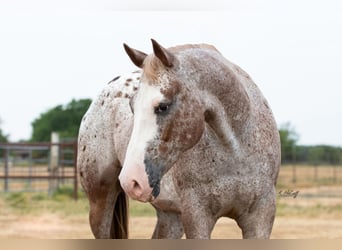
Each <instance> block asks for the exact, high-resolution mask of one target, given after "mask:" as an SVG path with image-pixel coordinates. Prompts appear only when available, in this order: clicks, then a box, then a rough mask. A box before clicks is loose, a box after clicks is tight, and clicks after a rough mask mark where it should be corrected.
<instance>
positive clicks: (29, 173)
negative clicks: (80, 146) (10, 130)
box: [0, 141, 78, 199]
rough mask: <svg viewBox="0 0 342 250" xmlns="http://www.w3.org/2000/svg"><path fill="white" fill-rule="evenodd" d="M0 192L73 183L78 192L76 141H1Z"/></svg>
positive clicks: (45, 189)
mask: <svg viewBox="0 0 342 250" xmlns="http://www.w3.org/2000/svg"><path fill="white" fill-rule="evenodd" d="M0 152H2V155H3V157H2V159H0V192H1V191H3V192H13V191H15V192H19V191H29V192H30V191H33V192H34V191H47V192H49V193H50V194H51V193H52V192H54V191H55V190H56V189H57V188H58V187H59V186H60V185H64V184H70V183H71V184H72V185H73V189H74V198H75V199H77V198H78V197H77V194H78V178H77V169H76V159H77V142H76V141H72V142H63V143H50V142H42V143H0Z"/></svg>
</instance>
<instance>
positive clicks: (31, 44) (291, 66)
mask: <svg viewBox="0 0 342 250" xmlns="http://www.w3.org/2000/svg"><path fill="white" fill-rule="evenodd" d="M150 38H154V39H156V40H157V41H158V42H159V43H161V44H162V45H163V46H164V47H170V46H174V45H177V44H185V43H209V44H213V45H214V46H216V48H217V49H218V50H220V51H221V53H222V54H223V55H224V56H225V57H226V58H227V59H228V60H230V61H232V62H234V63H236V64H238V65H239V66H241V67H242V68H243V69H244V70H246V71H247V72H248V73H249V74H250V75H251V77H252V78H253V79H254V81H255V82H256V84H257V85H258V86H259V88H260V89H261V90H262V92H263V93H264V95H265V97H266V98H267V99H268V101H269V103H270V105H271V107H272V109H273V112H274V114H275V117H276V121H277V123H278V124H279V125H280V124H283V123H285V122H290V123H291V124H292V125H293V126H294V128H295V129H296V131H297V132H298V133H299V135H300V141H299V143H301V144H332V145H339V146H342V133H341V132H340V131H341V128H342V111H341V107H342V105H341V104H342V101H341V100H342V74H341V72H342V48H341V46H342V2H341V1H339V0H335V1H334V0H321V1H312V0H311V1H310V0H286V1H284V0H279V1H275V0H236V1H231V0H228V1H227V0H210V1H205V0H190V1H181V0H172V1H160V0H159V1H157V0H145V1H139V0H135V1H132V0H130V1H129V0H119V1H118V0H116V1H110V0H92V1H91V0H87V1H84V0H82V1H81V0H74V1H72V0H60V1H43V0H30V1H25V0H8V1H6V0H0V119H1V120H2V124H1V125H0V126H1V128H2V130H3V132H4V133H5V134H9V135H10V140H11V141H17V140H19V139H29V138H30V136H31V132H32V128H31V123H32V121H33V120H34V119H35V118H37V117H39V115H40V114H41V113H42V112H45V111H47V110H48V109H50V108H52V107H54V106H56V105H59V104H66V103H68V102H69V101H71V99H72V98H76V99H80V98H92V99H94V98H95V97H96V96H97V94H98V93H99V92H100V91H101V89H102V88H103V86H105V85H106V83H107V82H108V81H109V80H111V79H112V78H113V77H115V76H117V75H120V74H121V73H124V72H129V71H132V70H135V66H134V65H133V64H132V63H131V62H130V60H129V59H128V57H127V56H126V54H125V53H124V50H123V47H122V43H123V42H126V43H127V44H129V45H130V46H131V47H134V48H137V49H139V50H142V51H145V52H148V53H150V52H151V51H152V48H151V42H150Z"/></svg>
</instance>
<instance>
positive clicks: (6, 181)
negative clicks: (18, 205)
mask: <svg viewBox="0 0 342 250" xmlns="http://www.w3.org/2000/svg"><path fill="white" fill-rule="evenodd" d="M8 161H9V149H8V148H7V147H6V148H4V172H5V173H4V174H5V180H4V185H5V187H4V189H5V192H8V181H9V180H8Z"/></svg>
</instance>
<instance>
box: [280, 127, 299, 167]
mask: <svg viewBox="0 0 342 250" xmlns="http://www.w3.org/2000/svg"><path fill="white" fill-rule="evenodd" d="M279 135H280V142H281V161H282V162H292V161H294V160H295V157H296V144H297V142H298V139H299V136H298V134H297V132H296V131H295V129H294V128H293V126H292V125H291V124H290V123H289V122H287V123H284V124H282V125H281V126H280V129H279Z"/></svg>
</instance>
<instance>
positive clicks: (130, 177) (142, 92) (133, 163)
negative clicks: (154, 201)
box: [119, 83, 163, 201]
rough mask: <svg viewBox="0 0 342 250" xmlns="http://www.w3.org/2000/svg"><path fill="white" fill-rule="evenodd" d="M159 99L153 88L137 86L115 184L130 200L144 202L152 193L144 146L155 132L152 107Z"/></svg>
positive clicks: (155, 89)
mask: <svg viewBox="0 0 342 250" xmlns="http://www.w3.org/2000/svg"><path fill="white" fill-rule="evenodd" d="M162 99H163V95H162V94H161V93H160V89H159V88H158V87H156V86H151V85H148V84H144V83H141V85H140V89H139V92H138V94H137V97H136V100H135V103H134V125H133V131H132V135H131V138H130V141H129V144H128V147H127V151H126V157H125V161H124V164H123V168H122V170H121V173H120V176H119V180H120V184H121V186H122V188H123V189H124V191H125V192H126V193H127V194H128V195H129V196H130V197H131V198H133V199H138V200H142V201H147V200H148V199H149V198H150V196H151V192H152V188H151V187H150V185H149V182H148V176H147V174H146V171H145V164H144V157H145V152H146V148H147V143H148V142H149V141H151V140H152V139H153V138H154V137H155V136H156V134H157V132H158V126H157V117H156V114H155V113H154V107H155V106H157V105H158V104H159V102H160V101H161V100H162ZM136 184H138V185H139V186H140V189H139V190H138V189H137V185H136Z"/></svg>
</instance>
